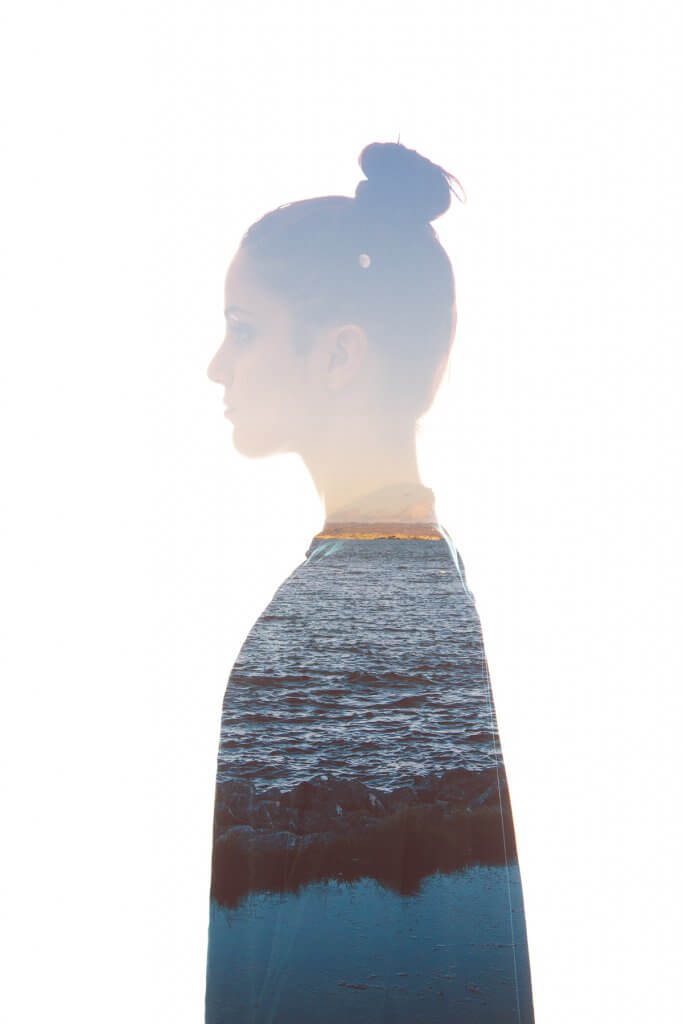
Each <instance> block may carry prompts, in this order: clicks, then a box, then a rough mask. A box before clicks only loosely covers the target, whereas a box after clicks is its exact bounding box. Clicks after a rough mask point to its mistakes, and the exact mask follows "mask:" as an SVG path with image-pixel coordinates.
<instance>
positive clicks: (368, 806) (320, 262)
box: [205, 143, 533, 1024]
mask: <svg viewBox="0 0 683 1024" xmlns="http://www.w3.org/2000/svg"><path fill="white" fill-rule="evenodd" d="M360 165H361V168H362V170H363V172H364V174H365V176H366V177H365V179H364V180H363V181H361V183H360V184H359V186H358V188H357V189H356V194H355V197H353V198H350V197H347V196H325V197H322V198H317V199H309V200H304V201H301V202H295V203H291V204H288V205H286V206H282V207H279V208H278V209H276V210H273V211H271V212H270V213H268V214H266V215H265V216H264V217H263V218H262V219H261V220H259V221H258V222H257V223H255V224H254V225H252V227H251V228H249V230H248V231H247V233H246V235H245V236H244V238H243V240H242V244H241V246H240V248H239V250H238V252H237V255H236V256H235V258H234V260H233V262H232V264H231V266H230V269H229V271H228V274H227V278H226V283H225V315H226V323H227V330H226V335H225V339H224V341H223V343H222V345H221V347H220V348H219V350H218V352H217V353H216V355H215V356H214V358H213V360H212V362H211V364H210V367H209V376H210V378H211V379H212V380H213V381H216V382H217V383H219V384H221V385H222V386H223V387H224V389H225V404H226V409H225V415H226V417H227V418H228V419H230V420H231V421H232V423H233V443H234V445H235V447H236V448H237V450H238V451H240V452H242V453H243V454H245V455H248V456H254V457H255V456H263V455H267V454H271V453H274V452H298V453H299V454H300V455H301V457H302V458H303V460H304V462H305V464H306V466H307V467H308V470H309V471H310V473H311V476H312V478H313V481H314V483H315V486H316V488H317V490H318V492H319V493H320V495H321V497H322V499H323V501H324V507H325V523H324V526H323V529H322V530H321V531H320V533H319V534H317V535H316V537H314V538H313V540H312V543H311V546H310V547H309V550H308V551H307V552H306V557H305V560H304V561H303V562H302V563H301V565H300V566H299V567H298V568H297V569H296V570H295V571H294V572H293V573H292V575H291V576H290V577H289V579H288V580H286V581H285V583H283V584H282V586H281V587H280V588H279V590H278V591H277V593H276V594H275V596H274V598H273V600H272V601H271V603H270V604H269V606H268V608H267V609H266V610H265V611H264V612H263V614H262V615H261V616H260V618H259V620H258V621H257V622H256V624H255V625H254V627H253V628H252V630H251V632H250V634H249V636H248V637H247V640H246V641H245V643H244V646H243V647H242V650H241V651H240V654H239V656H238V658H237V660H236V662H235V665H234V667H233V669H232V672H231V674H230V679H229V683H228V687H227V690H226V694H225V701H224V706H223V718H222V729H221V743H220V749H219V754H218V770H217V780H216V800H215V814H214V838H213V857H212V877H211V902H210V923H209V948H208V966H207V988H206V1018H205V1019H206V1024H226V1022H228V1021H231V1022H232V1021H234V1022H253V1024H274V1022H277V1024H290V1022H291V1024H295V1022H296V1024H307V1022H317V1021H321V1020H325V1021H326V1024H337V1022H339V1024H341V1022H348V1021H358V1022H367V1024H370V1022H380V1021H383V1022H396V1024H399V1022H401V1024H403V1022H405V1024H408V1022H411V1024H415V1022H418V1021H425V1022H429V1024H441V1022H446V1021H454V1020H457V1021H459V1022H469V1021H480V1022H481V1021H484V1022H491V1024H494V1022H496V1024H500V1022H505V1021H510V1022H512V1021H514V1022H525V1024H526V1022H530V1021H532V1020H533V1010H532V1000H531V988H530V979H529V966H528V956H527V947H526V934H525V926H524V911H523V902H522V893H521V884H520V879H519V870H518V865H517V859H516V853H515V841H514V829H513V824H512V815H511V811H510V803H509V798H508V792H507V786H506V781H505V771H504V766H503V761H502V755H501V751H500V746H499V741H498V732H497V727H496V720H495V714H494V709H493V704H492V699H491V689H490V685H489V679H488V673H487V668H486V660H485V656H484V650H483V645H482V639H481V630H480V626H479V620H478V616H477V613H476V609H475V607H474V602H473V599H472V595H471V593H470V591H469V590H468V588H467V584H466V582H465V576H464V569H463V566H462V562H461V560H460V556H459V554H458V553H457V552H456V551H455V549H454V547H453V545H452V543H451V541H450V538H449V537H448V535H447V534H446V531H445V530H444V529H443V527H441V526H440V525H439V523H438V521H437V518H436V515H435V510H434V495H433V493H432V491H431V490H430V489H429V488H427V487H425V486H424V485H423V484H422V481H421V479H420V474H419V471H418V465H417V457H416V444H415V431H416V422H417V420H418V418H419V417H420V416H421V415H422V414H423V413H424V412H425V411H426V410H427V409H428V408H429V406H430V404H431V402H432V400H433V397H434V394H435V392H436V390H437V388H438V386H439V382H440V380H441V376H442V374H443V371H444V368H445V366H446V362H447V359H448V355H449V352H450V349H451V344H452V341H453V335H454V331H455V291H454V282H453V273H452V268H451V264H450V261H449V259H448V256H447V255H446V253H445V251H444V249H443V248H442V246H441V245H440V243H439V241H438V238H437V236H436V233H435V231H434V229H433V228H432V227H431V224H430V221H432V220H434V219H435V218H436V217H438V216H440V215H441V214H442V213H444V212H445V211H446V210H447V209H448V207H449V205H450V200H451V194H452V191H453V187H454V185H455V179H454V178H452V176H451V175H449V174H448V173H447V172H445V171H444V170H443V169H442V168H440V167H438V166H436V165H435V164H433V163H431V162H430V161H429V160H426V159H425V158H424V157H422V156H420V155H419V154H418V153H416V152H414V151H413V150H409V149H407V148H406V147H404V146H402V145H400V144H394V143H373V144H372V145H370V146H367V147H366V148H365V149H364V150H363V152H362V154H361V157H360Z"/></svg>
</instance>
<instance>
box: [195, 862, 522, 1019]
mask: <svg viewBox="0 0 683 1024" xmlns="http://www.w3.org/2000/svg"><path fill="white" fill-rule="evenodd" d="M211 933H212V946H211V949H210V955H209V964H208V979H209V984H208V987H207V994H206V1011H207V1013H206V1022H207V1024H232V1022H235V1024H238V1022H239V1024H314V1022H318V1021H322V1020H324V1021H325V1024H352V1022H356V1024H370V1022H373V1024H436V1022H444V1024H445V1022H447V1021H452V1022H455V1021H457V1022H458V1024H474V1022H479V1024H513V1022H514V1024H520V1022H525V1024H528V1022H531V1020H532V1011H531V990H530V981H529V974H528V966H527V964H528V961H527V957H528V953H527V947H526V935H525V929H524V912H523V905H522V896H521V887H520V882H519V872H518V869H517V867H516V865H512V866H510V867H507V868H506V867H498V868H496V867H472V868H469V869H467V870H465V871H462V872H457V873H452V874H448V875H442V874H435V875H433V876H431V877H430V878H429V879H426V880H425V881H424V882H423V884H422V886H421V888H420V892H419V893H418V894H416V895H415V896H413V897H405V896H400V895H397V894H396V893H393V892H390V891H389V890H387V889H386V888H383V887H382V886H380V885H378V884H377V882H375V881H372V880H370V879H364V880H362V881H359V882H356V883H353V884H344V883H342V884H340V883H337V882H334V881H330V882H327V883H318V884H315V885H310V886H307V887H306V888H305V889H303V890H302V891H300V892H299V893H296V894H291V893H288V894H274V893H263V892H261V893H253V894H251V895H250V897H249V899H248V901H247V902H246V903H245V904H243V905H242V906H241V907H240V908H239V909H237V910H227V909H224V908H222V907H219V906H217V905H216V904H215V903H212V905H211Z"/></svg>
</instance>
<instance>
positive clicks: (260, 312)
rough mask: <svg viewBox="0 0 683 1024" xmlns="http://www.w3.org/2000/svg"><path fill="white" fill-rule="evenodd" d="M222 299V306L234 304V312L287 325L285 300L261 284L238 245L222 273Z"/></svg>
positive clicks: (287, 316) (288, 316)
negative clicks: (223, 304) (224, 272)
mask: <svg viewBox="0 0 683 1024" xmlns="http://www.w3.org/2000/svg"><path fill="white" fill-rule="evenodd" d="M224 299H225V308H226V310H227V309H228V308H229V307H236V312H238V313H240V312H241V313H243V314H244V315H246V316H249V317H252V318H256V319H259V320H268V321H269V322H271V323H272V324H278V325H280V326H282V327H283V328H284V327H288V326H289V323H290V315H289V311H288V309H287V305H286V303H285V302H284V301H283V300H282V299H281V298H279V296H277V295H275V294H274V293H273V292H271V291H269V290H268V289H267V288H265V287H264V286H263V285H262V284H261V283H260V281H259V279H258V274H257V273H255V271H254V269H253V267H252V266H251V265H250V262H249V258H248V256H247V255H246V254H245V252H244V250H243V249H239V250H238V252H237V254H236V256H235V257H234V259H233V261H232V263H231V264H230V266H229V268H228V272H227V274H226V276H225V288H224Z"/></svg>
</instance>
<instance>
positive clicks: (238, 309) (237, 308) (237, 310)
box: [225, 306, 253, 316]
mask: <svg viewBox="0 0 683 1024" xmlns="http://www.w3.org/2000/svg"><path fill="white" fill-rule="evenodd" d="M231 313H246V314H247V316H252V315H253V314H252V313H251V312H250V311H249V310H248V309H244V308H243V307H242V306H226V307H225V315H226V316H230V314H231Z"/></svg>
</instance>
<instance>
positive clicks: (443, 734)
mask: <svg viewBox="0 0 683 1024" xmlns="http://www.w3.org/2000/svg"><path fill="white" fill-rule="evenodd" d="M499 758H500V750H499V747H498V742H497V733H496V726H495V718H494V715H493V711H492V707H491V704H490V691H489V687H488V683H487V677H486V672H485V666H484V662H483V649H482V641H481V632H480V627H479V621H478V617H477V613H476V611H475V608H474V606H473V603H472V600H471V598H470V595H469V592H468V591H467V589H466V588H465V587H464V586H463V585H462V582H461V577H460V574H459V572H458V569H457V567H456V566H454V563H453V559H452V557H451V553H450V549H449V546H448V544H447V542H446V541H445V540H443V541H420V540H415V541H410V540H372V541H367V540H359V541H354V540H344V541H342V542H339V541H317V542H314V546H313V548H312V549H311V551H310V553H309V557H308V559H307V561H306V562H305V563H303V565H302V566H300V567H299V568H298V569H297V570H295V572H294V573H293V574H292V576H290V578H289V579H288V580H287V581H286V583H285V584H284V585H283V586H282V587H281V588H280V589H279V591H278V592H277V593H276V595H275V597H274V599H273V601H272V602H271V604H270V605H269V607H268V608H267V610H266V612H265V613H264V614H263V615H262V616H261V617H260V619H259V621H258V622H257V623H256V625H255V626H254V628H253V630H252V632H251V634H250V636H249V638H248V640H247V642H246V643H245V645H244V647H243V649H242V651H241V653H240V656H239V658H238V659H237V661H236V663H235V666H234V669H233V672H232V674H231V677H230V684H229V687H228V691H227V695H226V701H225V706H224V710H223V725H222V736H221V745H220V752H219V762H218V779H219V781H223V780H225V779H228V778H230V777H232V776H234V775H235V773H236V772H238V773H239V777H240V778H242V779H248V780H250V781H251V782H254V783H255V784H256V785H257V788H260V787H263V786H277V787H278V788H279V789H288V788H292V787H293V786H294V785H296V784H297V783H298V782H302V781H304V780H307V779H311V778H312V777H314V776H316V775H319V774H326V773H331V774H333V775H334V776H335V777H339V778H353V779H357V780H360V781H362V782H364V783H365V784H366V785H372V786H377V787H380V788H385V789H393V788H395V787H396V786H399V785H403V784H405V783H406V782H410V781H412V779H413V777H414V776H415V775H424V774H429V773H432V772H441V771H445V770H448V769H452V768H468V769H470V770H472V771H481V770H482V769H485V768H489V767H491V766H492V765H494V764H495V763H496V762H497V761H498V760H499Z"/></svg>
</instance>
